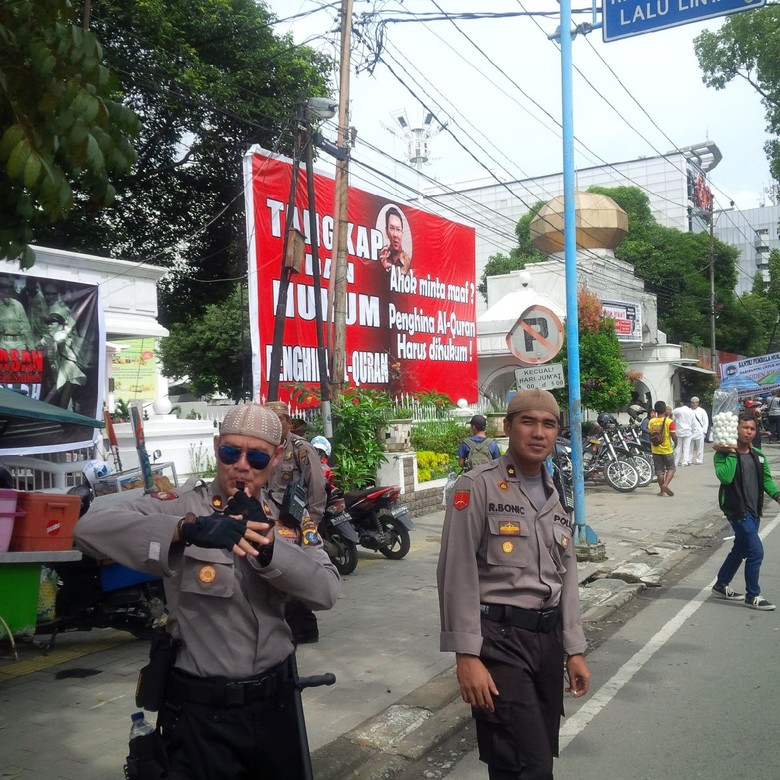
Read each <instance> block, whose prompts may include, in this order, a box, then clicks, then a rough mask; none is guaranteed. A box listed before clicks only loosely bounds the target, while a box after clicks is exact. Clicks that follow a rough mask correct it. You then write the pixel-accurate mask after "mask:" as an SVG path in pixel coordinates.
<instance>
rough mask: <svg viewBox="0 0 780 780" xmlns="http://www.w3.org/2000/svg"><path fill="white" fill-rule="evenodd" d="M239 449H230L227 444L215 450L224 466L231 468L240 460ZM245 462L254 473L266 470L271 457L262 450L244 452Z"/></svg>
mask: <svg viewBox="0 0 780 780" xmlns="http://www.w3.org/2000/svg"><path fill="white" fill-rule="evenodd" d="M243 452H244V450H242V449H241V447H231V446H230V445H229V444H221V445H220V446H219V448H218V449H217V456H218V457H219V459H220V461H222V463H224V464H225V465H226V466H232V465H233V464H234V463H238V461H239V460H241V453H243ZM246 462H247V463H248V464H249V465H250V466H251V467H252V468H253V469H255V470H256V471H262V470H263V469H265V468H268V464H269V463H270V462H271V456H270V455H269V454H268V453H267V452H263V451H262V450H246Z"/></svg>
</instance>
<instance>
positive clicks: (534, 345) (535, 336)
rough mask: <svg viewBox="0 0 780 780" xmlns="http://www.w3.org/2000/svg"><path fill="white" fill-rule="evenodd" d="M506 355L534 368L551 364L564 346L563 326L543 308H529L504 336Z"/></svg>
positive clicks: (552, 313)
mask: <svg viewBox="0 0 780 780" xmlns="http://www.w3.org/2000/svg"><path fill="white" fill-rule="evenodd" d="M506 345H507V347H508V348H509V351H510V352H511V353H512V354H513V355H514V356H515V357H516V358H517V359H518V360H520V361H521V362H522V363H525V364H526V365H530V366H534V365H537V364H539V363H547V362H548V361H549V360H552V359H553V358H554V357H555V356H556V355H557V354H558V353H559V352H560V351H561V347H562V346H563V323H562V322H561V321H560V319H558V317H557V315H556V314H555V312H553V311H552V310H551V309H548V308H547V307H546V306H531V307H530V308H528V309H526V310H525V311H524V312H523V313H522V314H521V315H520V319H518V321H517V322H516V323H515V324H514V326H513V327H512V329H511V330H510V331H509V333H507V334H506Z"/></svg>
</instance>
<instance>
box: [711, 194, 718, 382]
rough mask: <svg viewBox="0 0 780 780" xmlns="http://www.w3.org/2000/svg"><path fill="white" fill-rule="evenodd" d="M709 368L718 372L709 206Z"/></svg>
mask: <svg viewBox="0 0 780 780" xmlns="http://www.w3.org/2000/svg"><path fill="white" fill-rule="evenodd" d="M710 370H712V371H714V372H715V375H716V376H717V373H718V351H717V349H716V348H715V211H714V209H713V208H712V206H710Z"/></svg>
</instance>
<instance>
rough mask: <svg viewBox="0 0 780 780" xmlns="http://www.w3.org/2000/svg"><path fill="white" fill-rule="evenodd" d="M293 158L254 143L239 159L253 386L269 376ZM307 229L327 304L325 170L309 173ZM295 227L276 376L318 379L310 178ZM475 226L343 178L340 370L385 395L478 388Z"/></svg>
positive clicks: (328, 183)
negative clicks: (295, 265)
mask: <svg viewBox="0 0 780 780" xmlns="http://www.w3.org/2000/svg"><path fill="white" fill-rule="evenodd" d="M291 178H292V164H291V162H290V160H288V159H286V158H281V157H278V156H273V155H272V154H271V153H269V152H265V151H263V150H257V149H253V150H252V151H251V152H250V153H249V154H248V155H247V157H246V158H245V180H246V181H247V188H246V197H247V204H248V208H247V231H248V242H249V256H250V258H251V260H250V267H249V281H250V307H251V317H252V329H253V331H252V340H253V347H254V348H253V354H254V361H255V364H254V366H253V368H254V371H253V376H254V377H255V387H254V391H255V395H256V396H258V395H261V394H265V393H266V391H267V387H268V379H269V376H270V374H269V371H270V357H271V348H272V344H273V330H274V314H275V312H276V305H277V300H278V293H279V278H280V273H281V258H282V251H283V244H284V225H285V213H286V209H287V201H288V199H289V193H290V182H291ZM314 190H315V202H316V222H317V224H316V229H317V231H318V233H317V235H318V237H319V247H320V248H319V255H320V267H321V276H322V282H321V285H322V311H323V314H325V312H327V289H328V287H329V285H330V283H331V278H332V274H331V268H332V264H331V259H332V258H331V250H332V248H333V235H334V232H335V231H336V224H335V220H334V216H333V193H334V187H333V180H332V179H331V178H329V177H327V176H323V175H319V174H315V177H314ZM294 227H295V228H297V229H298V230H300V231H301V232H302V233H303V234H304V235H305V236H306V255H305V262H304V267H303V269H302V271H301V273H298V274H295V275H293V277H292V282H291V284H290V288H289V292H288V299H287V308H286V312H285V329H284V341H283V350H282V368H281V374H280V387H281V388H284V386H285V385H289V384H293V383H299V382H303V383H309V384H312V385H316V384H317V383H318V382H319V369H318V363H317V353H316V347H317V338H316V323H315V306H314V300H315V287H314V280H313V276H312V261H311V245H310V238H311V235H312V230H313V228H314V227H315V226H312V225H311V224H310V218H309V209H308V200H307V185H306V178H305V173H304V171H303V169H302V170H301V172H300V178H299V181H298V186H297V194H296V202H295V218H294ZM474 248H475V240H474V230H473V228H469V227H466V226H465V225H460V224H458V223H455V222H451V221H449V220H446V219H443V218H442V217H439V216H436V215H434V214H430V213H428V212H426V211H423V210H422V209H419V208H414V207H412V206H410V205H408V204H407V203H404V202H402V201H398V200H390V199H389V198H387V197H383V196H379V195H373V194H370V193H368V192H364V191H362V190H359V189H356V188H354V187H351V188H350V190H349V226H348V230H347V247H346V251H347V325H346V351H347V355H346V377H345V378H346V379H347V381H349V382H350V383H351V384H353V385H355V386H359V387H369V388H372V389H385V390H389V391H390V392H391V393H393V394H398V393H404V392H413V391H419V390H437V391H439V392H443V393H447V394H448V395H449V396H450V397H451V398H452V399H453V400H457V399H458V398H466V399H467V400H469V401H473V400H476V397H477V362H476V348H477V343H476V342H477V329H476V322H475V317H476V303H475V295H476V288H475V284H474V282H475V259H474V258H475V255H474Z"/></svg>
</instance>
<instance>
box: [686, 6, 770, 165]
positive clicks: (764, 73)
mask: <svg viewBox="0 0 780 780" xmlns="http://www.w3.org/2000/svg"><path fill="white" fill-rule="evenodd" d="M694 51H695V52H696V57H697V58H698V60H699V67H700V68H701V70H702V73H703V74H704V76H703V81H704V83H705V84H706V85H707V86H708V87H714V88H715V89H724V88H725V87H726V85H727V84H728V83H729V82H731V81H733V80H734V79H735V78H741V79H744V80H745V81H747V83H748V84H750V85H751V86H752V87H753V88H754V89H755V90H756V92H758V94H759V95H760V96H761V101H762V103H763V104H764V108H765V109H766V122H767V132H768V133H770V134H771V135H773V136H775V137H774V138H771V139H770V140H769V141H767V143H766V144H765V145H764V150H765V151H766V154H767V157H768V158H769V162H770V171H771V173H772V176H773V177H774V179H775V180H778V179H780V139H778V136H780V57H778V51H780V5H777V4H776V3H773V4H771V5H767V6H766V7H764V8H758V9H756V10H754V11H749V12H748V13H743V14H735V15H733V16H729V17H727V18H726V19H725V21H724V22H723V24H722V25H721V27H720V28H719V29H718V30H717V32H710V31H705V32H703V33H702V34H701V35H699V36H698V37H697V38H696V39H695V40H694Z"/></svg>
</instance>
